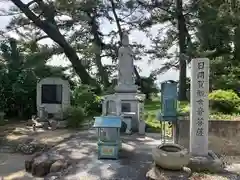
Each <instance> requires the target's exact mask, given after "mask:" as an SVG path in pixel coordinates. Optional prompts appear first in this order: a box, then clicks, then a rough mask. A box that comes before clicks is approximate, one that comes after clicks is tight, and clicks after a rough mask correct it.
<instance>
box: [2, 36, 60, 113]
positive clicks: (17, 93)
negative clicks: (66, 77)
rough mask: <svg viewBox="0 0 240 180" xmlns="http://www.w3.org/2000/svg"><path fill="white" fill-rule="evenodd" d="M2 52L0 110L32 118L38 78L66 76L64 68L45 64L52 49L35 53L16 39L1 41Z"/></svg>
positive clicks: (34, 109)
mask: <svg viewBox="0 0 240 180" xmlns="http://www.w3.org/2000/svg"><path fill="white" fill-rule="evenodd" d="M0 54H1V57H2V59H1V60H0V99H1V101H0V110H2V111H4V112H6V116H8V117H9V116H12V117H13V116H18V117H20V118H29V117H31V115H32V114H33V113H35V111H36V107H35V105H36V84H37V82H38V80H39V79H41V78H45V77H48V76H53V75H55V76H57V77H63V69H62V68H57V67H54V68H52V67H51V66H47V65H45V63H46V60H48V58H49V57H51V53H49V51H40V49H38V50H36V52H32V51H31V50H30V49H28V48H25V47H23V46H22V44H20V43H17V41H16V40H13V39H10V40H9V41H8V42H2V43H1V44H0Z"/></svg>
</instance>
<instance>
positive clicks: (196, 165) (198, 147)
mask: <svg viewBox="0 0 240 180" xmlns="http://www.w3.org/2000/svg"><path fill="white" fill-rule="evenodd" d="M208 93H209V59H207V58H198V59H193V60H192V61H191V102H190V105H191V109H190V147H189V150H190V154H191V155H192V158H191V159H190V163H189V167H190V168H191V169H193V170H198V171H205V170H207V171H213V172H215V171H219V170H220V169H221V166H222V163H221V161H220V160H219V159H218V157H217V156H216V155H215V154H214V153H213V152H212V151H209V150H208V119H209V100H208Z"/></svg>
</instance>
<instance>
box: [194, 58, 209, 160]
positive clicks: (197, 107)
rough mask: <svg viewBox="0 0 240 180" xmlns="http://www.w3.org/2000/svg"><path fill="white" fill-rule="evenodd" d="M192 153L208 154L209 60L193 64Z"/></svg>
mask: <svg viewBox="0 0 240 180" xmlns="http://www.w3.org/2000/svg"><path fill="white" fill-rule="evenodd" d="M191 68H192V69H191V112H190V153H191V154H193V155H197V156H206V155H207V154H208V119H209V102H208V91H209V59H207V58H201V59H193V60H192V63H191Z"/></svg>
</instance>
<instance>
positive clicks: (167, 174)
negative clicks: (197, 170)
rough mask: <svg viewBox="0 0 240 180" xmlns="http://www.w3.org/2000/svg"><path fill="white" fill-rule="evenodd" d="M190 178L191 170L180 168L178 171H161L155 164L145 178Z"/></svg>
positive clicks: (154, 179)
mask: <svg viewBox="0 0 240 180" xmlns="http://www.w3.org/2000/svg"><path fill="white" fill-rule="evenodd" d="M190 176H191V170H190V169H189V168H186V167H184V168H182V169H181V170H178V171H170V170H166V169H162V168H160V167H158V166H156V165H155V164H154V165H153V166H152V168H151V169H150V170H149V171H148V172H147V174H146V177H147V179H148V180H166V179H177V180H185V179H188V178H189V177H190Z"/></svg>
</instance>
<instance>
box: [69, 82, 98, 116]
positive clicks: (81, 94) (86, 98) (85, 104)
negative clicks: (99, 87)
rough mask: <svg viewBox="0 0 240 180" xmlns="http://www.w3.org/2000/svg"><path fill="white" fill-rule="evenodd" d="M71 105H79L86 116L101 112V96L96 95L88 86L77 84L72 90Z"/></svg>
mask: <svg viewBox="0 0 240 180" xmlns="http://www.w3.org/2000/svg"><path fill="white" fill-rule="evenodd" d="M73 105H74V106H81V107H82V108H83V109H84V112H85V113H86V115H87V116H94V115H96V114H99V113H101V111H102V109H101V97H99V96H97V95H96V94H95V93H94V92H93V91H92V88H91V87H90V86H87V85H82V86H77V87H75V89H74V90H73Z"/></svg>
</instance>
